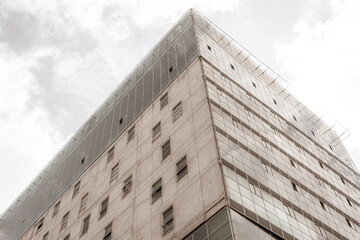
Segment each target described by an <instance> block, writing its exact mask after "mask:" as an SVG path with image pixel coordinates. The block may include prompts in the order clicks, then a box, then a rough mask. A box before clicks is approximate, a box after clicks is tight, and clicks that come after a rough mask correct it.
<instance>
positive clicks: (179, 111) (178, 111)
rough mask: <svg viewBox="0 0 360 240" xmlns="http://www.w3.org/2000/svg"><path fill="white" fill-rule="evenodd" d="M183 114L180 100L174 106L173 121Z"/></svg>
mask: <svg viewBox="0 0 360 240" xmlns="http://www.w3.org/2000/svg"><path fill="white" fill-rule="evenodd" d="M181 115H182V106H181V102H179V103H178V104H177V105H176V106H175V107H174V108H173V121H175V120H176V119H178V117H180V116H181Z"/></svg>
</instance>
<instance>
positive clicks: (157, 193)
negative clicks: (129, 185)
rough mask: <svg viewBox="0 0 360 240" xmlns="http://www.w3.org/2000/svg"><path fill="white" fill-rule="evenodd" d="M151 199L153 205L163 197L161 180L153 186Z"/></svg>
mask: <svg viewBox="0 0 360 240" xmlns="http://www.w3.org/2000/svg"><path fill="white" fill-rule="evenodd" d="M151 197H152V202H153V203H154V202H155V201H156V200H158V199H159V198H160V197H161V178H160V179H159V180H157V181H156V182H155V183H154V184H153V185H152V194H151Z"/></svg>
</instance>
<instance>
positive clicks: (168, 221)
mask: <svg viewBox="0 0 360 240" xmlns="http://www.w3.org/2000/svg"><path fill="white" fill-rule="evenodd" d="M162 227H163V234H165V233H167V232H168V231H170V230H171V229H172V228H173V227H174V216H173V207H172V206H171V207H170V208H168V209H167V210H166V211H165V212H163V226H162Z"/></svg>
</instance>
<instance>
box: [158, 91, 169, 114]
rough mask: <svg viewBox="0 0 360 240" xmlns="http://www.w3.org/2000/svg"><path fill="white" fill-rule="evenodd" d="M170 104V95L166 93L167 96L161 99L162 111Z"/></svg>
mask: <svg viewBox="0 0 360 240" xmlns="http://www.w3.org/2000/svg"><path fill="white" fill-rule="evenodd" d="M168 102H169V99H168V94H167V93H165V95H164V96H162V97H161V98H160V110H161V109H163V108H164V107H165V106H166V105H167V104H168Z"/></svg>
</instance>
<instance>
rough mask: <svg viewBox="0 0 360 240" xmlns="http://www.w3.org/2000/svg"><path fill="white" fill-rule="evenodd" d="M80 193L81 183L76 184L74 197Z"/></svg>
mask: <svg viewBox="0 0 360 240" xmlns="http://www.w3.org/2000/svg"><path fill="white" fill-rule="evenodd" d="M79 191H80V181H79V182H77V183H76V184H75V187H74V191H73V196H72V197H75V196H76V195H77V194H78V193H79Z"/></svg>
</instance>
